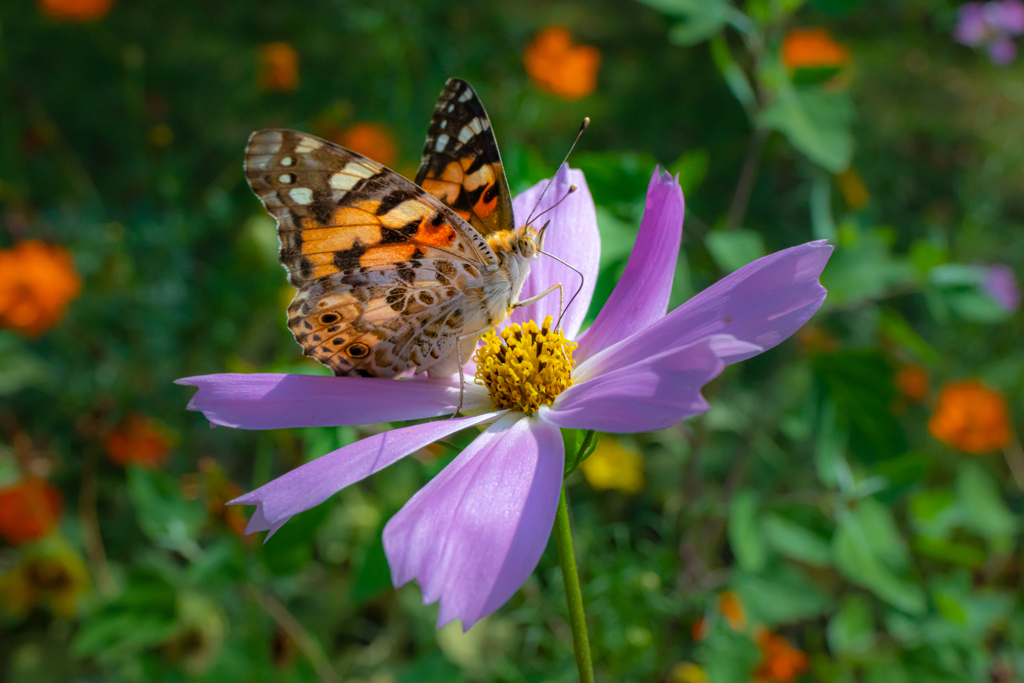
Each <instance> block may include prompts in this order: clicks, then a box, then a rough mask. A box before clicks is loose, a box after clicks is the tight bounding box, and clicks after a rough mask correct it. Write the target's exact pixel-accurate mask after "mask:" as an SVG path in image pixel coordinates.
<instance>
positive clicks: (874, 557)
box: [832, 501, 927, 614]
mask: <svg viewBox="0 0 1024 683" xmlns="http://www.w3.org/2000/svg"><path fill="white" fill-rule="evenodd" d="M863 503H864V501H861V504H860V505H863ZM858 507H859V506H858ZM858 512H859V511H858ZM878 521H879V516H878V515H877V513H868V514H867V515H864V514H857V512H849V511H846V512H843V513H842V514H841V515H840V517H839V525H838V527H837V529H836V534H835V536H834V537H833V540H832V551H833V556H834V558H835V563H836V566H837V567H838V568H839V571H840V573H842V574H843V575H844V576H846V578H847V579H849V580H850V581H852V582H854V583H856V584H858V585H860V586H863V587H865V588H867V589H868V590H870V591H871V592H873V593H874V594H875V595H877V596H878V597H879V598H881V599H882V600H885V601H886V602H888V603H889V604H891V605H893V606H894V607H897V608H898V609H901V610H903V611H904V612H908V613H910V614H923V613H924V611H925V609H926V606H927V603H926V600H925V595H924V591H923V590H921V588H920V587H919V586H917V585H916V584H914V583H913V582H911V581H910V580H908V579H906V578H903V577H902V576H900V575H898V574H897V573H896V572H895V571H894V570H893V569H892V568H891V566H890V565H888V564H887V562H886V560H887V559H889V560H891V558H892V555H893V553H892V552H891V551H889V550H888V549H886V548H882V547H881V546H880V543H881V542H883V540H884V539H885V538H886V537H887V536H890V533H889V532H888V531H887V530H886V529H885V527H886V526H887V523H886V522H883V523H882V524H881V525H879V524H878ZM874 534H879V536H878V537H875V536H873V535H874ZM901 545H902V542H901ZM896 552H897V554H900V555H902V554H903V552H901V551H896ZM904 552H905V551H904Z"/></svg>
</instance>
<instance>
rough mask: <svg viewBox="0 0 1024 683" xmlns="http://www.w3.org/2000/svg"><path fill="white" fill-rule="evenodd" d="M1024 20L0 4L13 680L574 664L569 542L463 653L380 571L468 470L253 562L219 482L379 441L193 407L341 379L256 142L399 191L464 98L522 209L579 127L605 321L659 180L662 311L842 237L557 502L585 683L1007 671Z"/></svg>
mask: <svg viewBox="0 0 1024 683" xmlns="http://www.w3.org/2000/svg"><path fill="white" fill-rule="evenodd" d="M972 22H973V23H972ZM1021 32H1024V6H1022V5H1021V4H1020V3H1019V2H1016V0H1006V1H1003V2H993V3H987V4H986V5H984V6H982V5H980V4H977V3H968V4H967V5H964V6H959V7H958V6H957V4H956V3H954V2H951V1H945V0H933V1H926V0H904V1H902V2H865V1H862V0H812V1H809V2H802V1H801V0H748V1H747V2H735V3H733V2H729V1H727V0H643V1H642V2H639V3H638V2H627V1H624V0H619V1H611V0H598V1H597V2H576V1H570V0H566V1H564V2H562V1H560V2H555V3H547V2H543V3H542V2H535V1H531V2H525V3H524V2H507V1H499V2H494V3H474V4H470V3H444V2H434V1H433V0H428V1H426V2H415V3H414V2H409V1H407V0H381V1H379V2H375V3H372V4H370V3H354V2H345V1H343V0H314V1H311V2H305V3H268V2H240V1H235V0H229V1H225V2H217V3H210V2H200V1H198V0H189V1H184V2H182V1H179V2H167V1H165V0H147V1H146V2H126V1H124V0H121V1H119V2H114V0H38V1H37V2H36V1H33V0H8V1H7V2H5V3H4V4H3V7H2V8H0V212H2V219H3V220H2V225H0V327H2V329H0V538H2V540H0V678H2V679H3V680H9V681H18V682H19V683H25V682H28V683H31V682H33V681H57V680H76V681H222V680H247V681H271V680H273V681H283V680H288V681H340V680H345V681H367V682H370V681H372V682H373V683H392V682H393V683H402V682H406V681H490V680H496V681H509V682H513V681H571V680H574V677H575V675H576V674H575V666H574V662H573V657H572V649H571V639H570V635H569V630H568V626H567V623H566V619H565V600H564V595H563V590H562V584H561V579H560V576H559V569H558V564H557V561H556V559H555V553H554V551H553V549H549V551H548V552H547V554H545V556H544V558H543V559H542V560H541V563H540V566H539V567H538V569H537V570H536V571H535V572H534V575H533V577H532V578H531V579H530V580H529V581H528V582H527V584H526V585H525V586H524V588H523V589H522V590H521V591H520V592H519V593H518V594H517V595H516V596H515V597H514V598H513V599H512V600H511V601H510V602H509V603H508V604H507V605H505V606H504V607H503V608H501V609H500V610H498V612H497V613H496V614H494V615H493V616H491V617H490V618H488V619H486V620H484V621H483V622H481V623H480V624H479V625H477V626H476V627H475V628H473V629H472V630H471V631H470V632H468V633H466V634H462V633H461V629H459V628H458V626H457V625H455V624H452V625H451V626H449V627H448V628H446V629H444V630H442V631H435V630H434V620H435V618H436V606H432V607H423V606H422V605H421V604H420V592H419V588H418V587H417V586H415V585H408V586H405V587H403V588H402V589H400V590H397V591H396V590H394V589H393V588H392V587H391V582H390V575H389V572H388V568H387V564H386V562H385V559H384V554H383V548H382V546H381V541H380V537H381V529H382V527H383V524H384V523H385V522H386V520H387V519H388V518H389V516H390V515H391V514H393V513H394V512H395V511H396V510H397V509H398V508H399V507H400V506H401V505H402V503H403V502H404V501H405V500H407V499H408V498H409V497H410V496H411V494H412V493H413V492H414V491H415V490H416V489H417V488H418V487H419V486H421V485H422V484H423V483H424V482H425V481H427V480H428V479H429V478H430V477H431V476H432V475H433V474H435V473H436V472H437V471H439V470H440V468H441V467H442V466H443V465H444V464H445V463H446V462H448V461H449V460H450V459H451V457H452V453H451V452H450V449H445V448H443V447H440V448H437V449H436V450H427V451H424V452H422V453H420V454H417V457H416V458H410V459H407V461H403V462H401V463H398V464H396V465H394V466H393V467H391V468H389V469H388V470H386V471H384V472H381V473H379V474H377V475H375V476H374V477H372V478H370V479H369V480H366V481H364V482H361V483H359V484H358V485H355V486H352V487H350V488H348V489H346V490H345V491H343V492H342V493H341V494H339V495H337V496H335V497H334V498H332V499H331V500H330V501H328V502H327V503H325V504H323V505H321V506H319V507H317V508H315V509H313V510H310V511H309V512H306V513H304V514H302V515H300V516H298V517H297V518H295V519H294V520H293V521H291V522H290V523H289V524H287V525H286V526H285V527H284V528H283V529H282V530H281V531H280V532H279V533H278V534H277V535H276V536H275V537H274V538H273V540H272V541H271V542H270V543H268V544H267V545H266V546H261V544H260V542H259V539H258V538H255V537H252V538H250V537H245V536H244V535H243V530H244V527H245V523H246V517H247V512H246V510H243V509H239V508H236V507H230V508H226V507H225V506H224V505H223V503H224V502H225V501H226V500H230V499H231V498H233V497H235V496H237V495H238V494H239V493H240V492H242V491H244V490H248V489H249V488H251V487H255V486H258V485H260V484H263V483H265V482H267V481H268V480H269V479H270V478H272V477H273V476H276V475H278V474H280V473H282V472H284V471H287V470H288V469H291V468H293V467H295V466H297V465H299V464H301V463H303V462H305V461H307V460H309V459H311V458H314V457H317V456H319V455H321V454H323V453H325V452H327V451H328V450H330V449H332V448H336V447H338V446H339V445H340V444H345V443H349V442H351V441H353V440H354V439H356V438H360V437H361V436H364V435H365V434H368V433H372V432H375V431H379V430H380V429H382V428H383V426H381V425H377V426H373V425H371V426H368V427H365V428H357V429H354V428H340V429H307V430H291V431H281V432H258V433H257V432H245V431H234V430H229V429H216V430H212V431H211V430H210V429H209V427H208V425H207V424H206V422H205V421H204V420H203V419H202V418H201V416H199V415H197V414H194V413H187V412H186V411H185V409H184V407H185V404H186V402H187V400H188V397H189V391H188V390H187V389H185V388H182V387H176V386H174V385H173V384H172V381H173V380H174V379H177V378H179V377H184V376H188V375H196V374H205V373H215V372H222V371H234V372H245V371H277V372H283V371H292V372H307V373H309V372H321V371H322V370H321V369H319V367H318V366H316V365H315V364H311V362H307V361H305V360H303V359H302V357H301V355H300V353H299V348H298V346H297V345H296V344H295V343H294V341H293V340H292V339H291V336H290V334H289V333H288V331H287V329H286V327H285V324H284V310H283V309H284V307H285V305H286V303H287V301H288V299H289V298H290V291H289V289H288V287H287V285H286V282H285V278H284V274H283V272H282V270H281V269H280V266H279V265H278V263H277V255H276V250H277V241H276V237H275V232H274V226H273V223H272V221H271V220H270V219H269V218H268V217H267V216H266V215H265V214H264V213H263V212H262V210H261V208H260V206H259V204H258V202H257V201H256V199H255V198H254V197H253V196H252V194H251V193H250V191H249V190H248V188H247V187H246V185H245V182H244V179H243V176H242V172H241V158H242V150H243V148H244V145H245V141H246V138H247V136H248V135H249V133H250V132H252V131H253V130H256V129H259V128H263V127H268V126H285V127H293V128H297V129H300V130H304V131H309V132H313V133H315V134H318V135H321V136H324V137H328V138H330V139H332V140H335V141H338V142H340V143H342V144H345V145H347V146H349V147H352V148H354V149H357V150H358V151H361V152H364V153H367V154H369V155H370V156H373V157H374V158H377V159H378V160H380V161H382V162H385V163H387V164H389V165H391V166H392V167H393V168H395V169H396V170H398V171H399V172H402V173H404V174H406V175H412V174H414V172H415V168H416V165H417V162H418V157H419V152H420V150H421V146H422V140H423V136H424V134H425V130H426V125H427V121H428V119H429V115H430V113H431V111H432V107H433V103H434V101H435V98H436V97H437V94H438V92H439V91H440V89H441V86H442V85H443V83H444V81H445V79H447V78H448V77H450V76H458V77H461V78H465V79H468V80H469V81H470V82H472V83H473V84H474V85H475V86H476V88H477V89H478V91H479V93H480V96H481V98H482V99H483V101H484V103H485V104H486V105H487V106H488V109H489V113H490V115H491V118H492V120H493V123H494V128H495V130H496V131H497V136H498V140H499V144H500V145H501V147H502V151H503V154H504V159H505V168H506V170H507V172H508V173H509V180H510V183H511V185H512V187H513V191H519V190H522V189H523V188H525V187H527V186H528V185H529V184H531V183H533V182H536V181H537V180H539V179H541V178H544V177H547V176H549V175H551V174H552V172H553V171H554V168H555V164H556V163H557V162H558V160H559V159H560V158H561V156H562V155H563V154H564V151H565V149H566V148H567V146H568V144H569V142H570V141H571V137H572V135H573V134H574V133H575V131H576V128H577V126H578V125H579V121H580V120H581V119H582V117H583V116H585V115H588V116H590V117H592V119H593V125H591V127H590V129H589V130H588V132H587V133H586V135H585V136H584V138H583V140H582V142H581V144H580V146H579V148H578V150H577V152H576V153H575V154H574V156H573V158H572V160H571V164H572V165H573V166H575V167H578V168H582V169H583V170H584V172H585V173H586V177H587V180H588V183H589V185H590V189H591V191H592V193H593V196H594V199H595V201H596V203H597V205H598V217H599V221H600V226H601V230H602V240H603V253H602V271H601V277H600V280H599V282H598V290H597V291H598V293H597V296H596V297H595V301H594V305H593V310H595V311H596V310H598V307H599V306H600V304H601V303H602V301H603V298H604V297H606V296H607V295H608V293H609V292H610V290H611V288H612V286H613V285H614V283H615V282H616V280H617V278H618V276H619V274H620V273H621V270H622V268H623V267H624V264H625V259H626V258H627V257H628V254H629V250H630V248H631V245H632V241H633V239H634V238H635V235H636V230H637V226H638V224H639V217H640V215H641V213H642V209H643V198H644V191H645V189H646V185H647V182H648V179H649V177H650V174H651V172H652V170H653V169H654V167H655V165H656V164H660V165H661V166H662V167H663V168H666V167H667V168H669V169H671V170H672V172H673V173H678V174H679V176H680V182H681V183H682V185H683V189H684V191H685V193H686V199H687V213H686V222H685V229H684V239H683V247H682V250H681V253H680V259H679V266H678V272H677V275H676V289H675V292H674V300H673V305H677V304H678V303H680V302H682V301H684V300H686V299H687V298H688V297H689V296H691V295H692V294H693V293H695V292H697V291H700V290H701V289H703V288H704V287H706V286H707V285H708V284H710V283H712V282H714V281H715V280H717V279H719V278H720V277H722V275H724V274H726V273H728V272H731V271H732V270H735V269H736V268H738V267H740V266H741V265H743V264H745V263H747V262H749V261H750V260H752V259H754V258H757V257H758V256H761V255H763V254H765V253H768V252H771V251H774V250H777V249H780V248H784V247H787V246H791V245H794V244H798V243H801V242H806V241H809V240H810V239H813V238H826V239H829V240H830V241H831V242H832V243H833V244H835V245H836V252H835V254H834V256H833V257H832V260H831V262H830V264H829V266H828V268H827V269H826V271H825V274H824V276H823V282H824V284H825V286H826V287H827V288H828V289H829V295H828V299H827V300H826V302H825V305H824V307H823V308H822V310H821V311H820V312H819V314H818V315H817V316H816V317H815V318H814V319H813V320H812V321H811V323H809V324H808V326H807V327H805V328H804V329H803V330H802V331H801V332H800V333H799V334H798V335H797V337H796V338H794V339H793V340H790V341H789V342H787V343H785V344H783V345H782V346H780V347H779V348H777V349H775V350H773V351H772V352H770V353H767V354H764V355H763V356H759V357H758V358H756V359H754V360H752V361H749V362H747V363H743V364H742V365H739V366H733V367H730V368H729V369H727V371H726V372H725V374H724V375H722V376H721V377H720V378H719V379H717V380H715V381H714V382H713V383H712V384H711V385H710V386H709V387H708V388H707V389H706V392H705V393H706V395H707V397H708V399H709V401H710V403H711V410H710V411H709V412H708V413H707V414H706V415H704V416H701V417H699V418H696V419H693V420H689V421H687V422H686V423H683V424H679V425H676V426H674V427H672V428H671V429H668V430H665V431H663V432H657V433H649V434H638V435H633V436H614V437H612V436H605V437H603V439H602V441H601V442H600V445H599V448H598V449H597V451H596V452H595V454H594V455H593V456H592V457H591V458H590V459H589V460H588V461H586V462H585V463H584V467H583V468H582V469H581V471H580V472H579V473H577V474H574V475H572V477H571V479H570V480H569V482H568V483H569V495H570V498H571V509H572V514H573V517H574V524H575V528H576V543H577V546H578V547H577V557H578V559H579V561H580V565H581V572H582V578H583V583H584V597H585V601H586V604H587V608H588V616H589V619H590V628H591V634H592V638H593V646H594V653H595V661H596V665H597V669H598V677H599V680H605V681H665V682H671V683H702V682H706V681H711V682H712V683H732V682H740V681H750V680H757V681H781V682H785V681H798V680H804V681H811V680H814V681H835V682H844V683H845V682H847V681H849V682H853V681H866V682H881V681H885V682H886V683H889V682H900V681H915V682H933V681H934V682H936V683H938V682H940V681H950V682H953V681H957V682H959V681H964V682H967V681H997V682H1000V681H1013V680H1020V678H1021V677H1022V676H1024V616H1022V615H1024V609H1022V607H1024V604H1022V598H1024V595H1022V590H1021V581H1022V564H1021V560H1022V556H1021V553H1022V548H1021V522H1022V513H1024V494H1022V490H1024V453H1022V451H1021V446H1020V442H1019V439H1018V436H1017V432H1018V429H1019V428H1020V426H1021V424H1022V419H1021V418H1022V413H1024V349H1022V348H1021V344H1020V340H1021V338H1022V332H1024V330H1022V324H1021V316H1020V315H1019V313H1018V309H1019V306H1020V294H1019V291H1018V290H1017V288H1016V283H1015V276H1014V273H1015V272H1016V273H1019V272H1020V270H1021V267H1022V264H1024V240H1022V239H1021V238H1020V236H1019V235H1020V230H1021V228H1022V226H1024V199H1022V195H1021V193H1020V188H1021V187H1022V183H1024V144H1022V136H1024V125H1022V123H1021V122H1022V121H1024V81H1022V75H1024V71H1022V69H1024V67H1022V66H1021V63H1020V60H1016V58H1015V49H1016V47H1015V44H1014V40H1015V39H1016V36H1017V35H1019V34H1020V33H1021ZM459 443H461V442H456V445H459Z"/></svg>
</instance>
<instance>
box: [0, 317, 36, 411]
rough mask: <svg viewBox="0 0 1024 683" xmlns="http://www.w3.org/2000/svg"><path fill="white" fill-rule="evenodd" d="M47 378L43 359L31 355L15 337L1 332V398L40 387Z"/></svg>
mask: <svg viewBox="0 0 1024 683" xmlns="http://www.w3.org/2000/svg"><path fill="white" fill-rule="evenodd" d="M46 377H47V366H46V362H45V361H43V359H41V358H39V357H38V356H36V355H34V354H32V353H30V352H29V350H28V349H27V348H25V346H24V344H23V342H22V341H21V340H20V339H19V338H18V337H16V336H15V335H13V334H6V333H3V332H0V396H10V395H11V394H14V393H15V392H18V391H21V390H22V389H26V388H28V387H33V386H38V385H39V384H42V383H43V382H44V381H45V380H46Z"/></svg>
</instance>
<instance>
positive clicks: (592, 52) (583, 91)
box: [523, 26, 601, 100]
mask: <svg viewBox="0 0 1024 683" xmlns="http://www.w3.org/2000/svg"><path fill="white" fill-rule="evenodd" d="M523 62H524V63H525V65H526V73H528V74H529V75H530V78H531V79H533V82H534V84H535V85H536V86H537V87H538V88H540V89H541V90H547V91H548V92H551V93H554V94H556V95H558V96H559V97H561V98H563V99H566V100H577V99H579V98H581V97H586V96H587V95H589V94H590V93H592V92H594V89H595V88H596V87H597V70H598V68H599V67H600V66H601V52H600V50H598V49H597V48H596V47H591V46H589V45H573V44H572V35H571V34H570V33H569V30H568V29H567V28H565V27H563V26H549V27H548V28H546V29H544V30H543V31H541V32H540V33H538V34H537V36H536V37H535V38H534V39H533V42H531V43H530V44H529V45H527V46H526V50H525V51H524V52H523Z"/></svg>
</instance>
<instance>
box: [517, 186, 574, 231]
mask: <svg viewBox="0 0 1024 683" xmlns="http://www.w3.org/2000/svg"><path fill="white" fill-rule="evenodd" d="M578 189H580V188H579V187H577V186H576V185H570V186H569V191H568V192H566V193H565V195H563V196H562V198H561V199H559V200H558V201H557V202H555V203H554V205H553V206H549V207H548V208H546V209H544V210H543V211H541V212H540V213H538V214H537V215H536V216H534V217H533V219H534V220H537V219H538V218H540V217H541V216H543V215H544V214H546V213H547V212H548V211H552V210H554V209H556V208H558V205H559V204H561V203H562V202H564V201H565V200H566V199H568V198H569V195H571V194H572V193H573V192H575V191H576V190H578ZM549 222H550V221H549ZM527 225H529V224H527ZM544 227H545V228H546V227H547V224H545V225H544Z"/></svg>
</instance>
